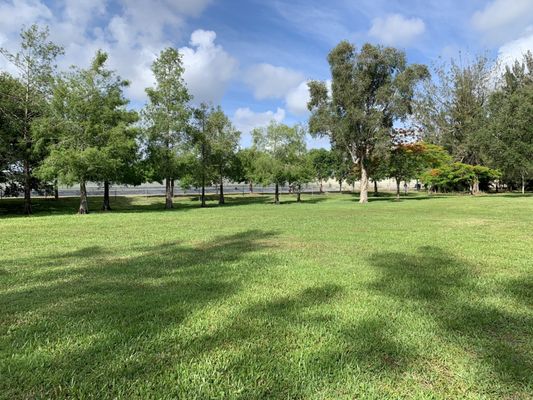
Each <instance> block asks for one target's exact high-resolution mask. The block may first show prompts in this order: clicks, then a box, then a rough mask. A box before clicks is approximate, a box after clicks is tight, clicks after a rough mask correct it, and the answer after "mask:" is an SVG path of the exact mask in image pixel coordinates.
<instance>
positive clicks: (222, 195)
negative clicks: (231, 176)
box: [218, 171, 226, 205]
mask: <svg viewBox="0 0 533 400" xmlns="http://www.w3.org/2000/svg"><path fill="white" fill-rule="evenodd" d="M218 204H219V205H222V204H226V201H225V200H224V177H223V175H222V171H220V194H219V196H218Z"/></svg>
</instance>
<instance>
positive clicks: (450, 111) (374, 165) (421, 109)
mask: <svg viewBox="0 0 533 400" xmlns="http://www.w3.org/2000/svg"><path fill="white" fill-rule="evenodd" d="M328 61H329V64H330V69H331V75H332V76H331V81H332V83H331V88H329V87H328V85H327V84H326V82H320V81H312V82H310V83H309V90H310V94H311V100H310V102H309V104H308V108H309V110H310V111H311V117H310V119H309V130H310V132H311V133H312V134H315V135H319V136H327V137H329V138H330V141H331V146H332V148H333V149H334V150H336V151H338V152H340V153H341V154H342V153H344V158H346V159H349V160H351V161H352V163H353V167H354V168H355V169H357V170H358V173H359V175H360V182H361V195H360V202H361V203H364V202H366V201H367V198H368V197H367V196H368V195H367V193H368V182H369V179H372V180H374V181H377V180H379V179H383V178H384V177H391V178H394V179H395V180H396V182H397V193H398V194H399V186H400V181H401V180H405V181H408V180H410V179H415V178H418V179H420V180H421V181H422V182H424V183H425V184H426V185H427V186H428V187H429V188H431V189H433V190H463V189H465V188H467V189H469V190H470V191H471V192H472V193H473V194H475V193H477V192H478V191H479V190H480V185H481V186H484V187H485V188H488V185H489V182H491V181H495V180H498V181H499V182H502V183H505V184H506V185H507V187H510V188H513V187H514V186H516V183H517V182H519V184H520V186H521V190H522V192H524V191H525V187H526V183H527V180H528V177H530V176H531V174H532V173H533V162H532V159H533V157H532V155H533V112H532V111H533V101H532V100H533V55H532V54H531V52H528V53H526V54H525V55H524V57H523V60H520V61H516V62H515V64H514V65H513V66H511V67H506V68H505V72H504V73H503V74H498V73H497V68H495V67H494V66H492V65H491V64H490V63H489V62H488V61H487V59H486V58H483V57H480V58H477V59H476V60H474V61H473V62H471V63H467V64H466V65H465V66H460V65H458V64H457V63H455V62H454V61H452V62H451V64H450V65H445V66H440V67H439V66H438V67H436V68H435V74H436V75H437V79H436V80H431V79H430V72H429V70H428V68H427V67H426V66H424V65H417V64H412V65H408V64H407V62H406V59H405V54H404V53H403V52H401V51H398V50H396V49H394V48H390V47H381V46H373V45H370V44H365V45H364V46H363V47H362V48H361V49H360V51H357V49H356V48H355V47H354V46H353V45H352V44H350V43H348V42H345V41H343V42H341V43H340V44H339V45H337V46H336V47H335V48H334V49H333V50H332V51H331V52H330V54H329V56H328ZM398 123H400V124H402V123H403V124H404V125H411V126H414V128H411V129H395V128H394V126H395V124H398ZM496 189H497V187H496Z"/></svg>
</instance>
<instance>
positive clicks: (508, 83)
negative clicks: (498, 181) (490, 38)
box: [483, 52, 533, 190]
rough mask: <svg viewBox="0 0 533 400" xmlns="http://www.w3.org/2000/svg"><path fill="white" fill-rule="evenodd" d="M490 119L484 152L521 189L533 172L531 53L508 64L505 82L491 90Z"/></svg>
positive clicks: (532, 68)
mask: <svg viewBox="0 0 533 400" xmlns="http://www.w3.org/2000/svg"><path fill="white" fill-rule="evenodd" d="M489 115H490V118H489V120H490V123H489V124H488V126H487V129H486V130H485V134H486V136H485V140H484V146H483V148H484V149H485V152H486V153H488V154H489V157H490V161H491V165H493V166H495V167H497V168H499V169H500V170H501V171H502V172H503V177H504V178H505V179H506V180H507V181H518V182H520V183H521V184H522V187H523V190H524V186H525V180H526V178H527V177H530V176H532V175H533V157H532V155H533V54H532V53H531V52H528V53H527V54H525V55H524V58H523V60H522V62H518V61H517V62H516V63H515V64H514V65H513V66H512V67H507V69H506V71H505V74H504V84H503V86H502V87H501V88H500V90H498V91H496V92H494V93H492V95H491V97H490V102H489Z"/></svg>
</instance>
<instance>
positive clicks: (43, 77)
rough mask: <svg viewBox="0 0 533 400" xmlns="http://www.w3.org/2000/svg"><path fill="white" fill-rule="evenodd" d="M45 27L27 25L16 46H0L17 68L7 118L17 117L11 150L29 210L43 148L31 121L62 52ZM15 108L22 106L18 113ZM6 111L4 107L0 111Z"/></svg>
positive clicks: (46, 94) (44, 104)
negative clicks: (12, 108)
mask: <svg viewBox="0 0 533 400" xmlns="http://www.w3.org/2000/svg"><path fill="white" fill-rule="evenodd" d="M48 36H49V30H48V28H40V27H39V26H37V25H31V26H30V27H29V28H27V29H24V30H22V31H21V33H20V38H21V43H20V50H19V52H17V53H11V52H9V51H8V50H7V49H5V48H0V54H2V55H3V56H4V57H5V58H6V59H7V60H8V61H9V63H10V64H12V65H13V66H14V68H15V69H16V71H17V79H18V81H19V82H20V87H17V90H14V91H12V92H9V93H3V94H2V95H3V96H8V97H9V98H10V101H11V102H13V103H15V104H16V105H17V106H16V107H15V108H16V110H17V112H16V113H15V114H11V115H10V116H9V118H11V119H16V120H17V126H18V130H19V134H18V136H17V138H16V144H15V146H14V147H13V150H14V151H15V152H16V156H15V157H16V158H17V159H18V161H20V162H21V165H22V174H23V177H24V179H23V181H24V183H23V186H24V213H25V214H31V213H32V207H31V190H32V178H33V169H34V168H35V167H36V166H37V165H38V163H39V162H40V160H41V159H42V157H43V153H42V152H43V150H45V148H44V147H43V146H40V147H38V148H37V146H36V145H35V140H34V138H33V134H32V125H33V123H34V121H35V120H36V119H37V118H38V117H40V116H42V115H43V114H44V113H45V112H46V107H47V101H48V100H49V98H50V95H51V92H52V84H53V81H54V76H55V73H56V64H55V60H56V58H57V56H59V55H61V54H62V53H63V48H62V47H60V46H58V45H56V44H54V43H53V42H51V41H49V40H48ZM18 110H22V113H21V114H19V112H18ZM6 112H8V109H7V108H4V109H3V110H2V113H4V114H5V113H6Z"/></svg>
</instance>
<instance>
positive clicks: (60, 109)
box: [35, 51, 137, 214]
mask: <svg viewBox="0 0 533 400" xmlns="http://www.w3.org/2000/svg"><path fill="white" fill-rule="evenodd" d="M106 60H107V54H106V53H104V52H101V51H98V52H97V53H96V55H95V57H94V59H93V61H92V64H91V66H90V68H88V69H74V70H73V71H71V72H70V73H67V74H65V76H63V77H61V78H60V79H58V82H57V85H56V86H55V89H54V94H53V98H52V101H51V105H50V113H49V114H48V115H47V116H46V117H43V118H41V119H39V120H38V121H37V123H36V128H35V130H36V135H37V137H39V138H46V136H47V135H51V136H53V137H54V140H53V142H52V144H51V146H50V147H51V150H50V154H49V155H48V156H47V158H46V159H45V160H44V161H43V163H42V165H41V166H40V167H39V169H38V173H39V175H40V176H42V177H43V178H47V179H50V178H51V177H58V179H59V180H60V181H61V182H62V183H65V184H73V183H75V182H78V183H79V185H80V206H79V209H78V212H79V213H80V214H86V213H88V212H89V208H88V203H87V187H86V184H87V182H89V181H104V182H105V181H107V182H109V181H110V180H119V179H120V178H119V177H120V174H121V171H124V169H125V166H126V165H127V163H128V158H129V157H131V156H132V155H133V154H135V150H136V142H135V132H136V131H135V130H134V129H132V128H131V126H130V125H131V124H132V123H133V122H135V121H136V120H137V113H136V112H134V111H128V110H126V108H125V106H126V104H127V103H128V102H127V100H126V99H125V98H124V97H123V94H122V91H123V88H124V87H125V86H126V85H127V82H125V81H123V80H122V79H120V77H117V76H115V75H114V73H113V72H112V71H109V70H107V69H106V68H105V63H106ZM105 201H106V200H104V206H107V208H109V193H108V196H107V204H106V203H105Z"/></svg>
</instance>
